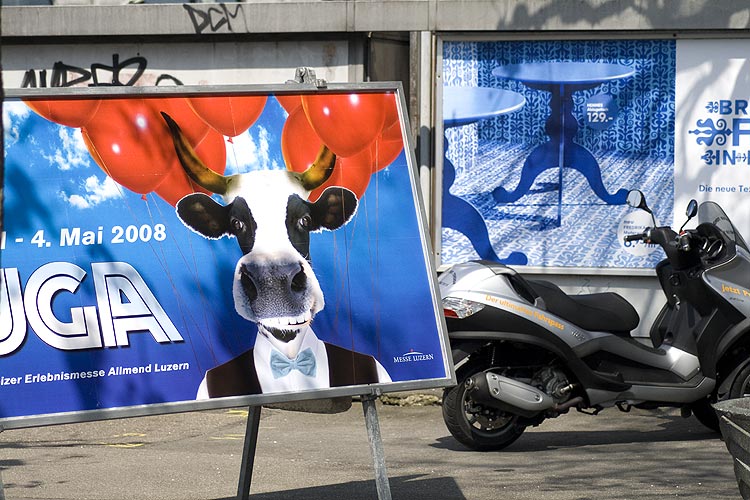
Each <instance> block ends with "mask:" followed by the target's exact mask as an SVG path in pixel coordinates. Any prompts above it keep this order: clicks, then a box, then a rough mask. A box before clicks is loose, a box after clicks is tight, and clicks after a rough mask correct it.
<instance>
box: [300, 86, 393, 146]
mask: <svg viewBox="0 0 750 500" xmlns="http://www.w3.org/2000/svg"><path fill="white" fill-rule="evenodd" d="M385 97H386V96H385V94H375V93H372V94H366V93H360V94H310V95H304V96H302V107H303V109H304V110H305V114H306V115H307V118H308V120H310V125H312V128H313V130H315V132H316V133H317V134H318V136H319V137H320V138H321V139H322V140H323V142H324V143H325V144H327V145H328V147H329V148H330V149H331V151H333V152H334V153H336V154H337V155H339V156H343V157H347V156H353V155H355V154H357V153H359V152H360V151H362V150H364V149H365V148H366V147H368V146H369V145H370V144H371V143H372V141H373V140H375V138H376V137H377V136H378V135H379V134H380V132H381V131H382V129H383V123H384V121H385V108H386V103H385Z"/></svg>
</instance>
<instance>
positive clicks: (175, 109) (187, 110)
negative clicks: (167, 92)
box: [151, 97, 211, 145]
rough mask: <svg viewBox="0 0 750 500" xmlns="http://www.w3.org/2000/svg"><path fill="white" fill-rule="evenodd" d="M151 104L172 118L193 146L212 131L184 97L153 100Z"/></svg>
mask: <svg viewBox="0 0 750 500" xmlns="http://www.w3.org/2000/svg"><path fill="white" fill-rule="evenodd" d="M151 102H152V104H153V105H154V106H155V107H156V108H157V110H158V111H164V112H165V113H167V114H168V115H169V116H171V117H172V119H173V120H174V121H175V122H176V123H177V125H179V126H180V130H182V133H183V134H185V137H187V139H188V142H190V144H191V145H194V144H198V143H199V142H200V141H202V140H203V138H204V137H206V134H208V131H209V130H211V127H210V126H209V125H208V123H206V122H205V121H204V120H203V119H202V118H201V117H200V116H198V115H197V114H195V111H193V108H191V107H190V104H189V103H188V100H187V99H186V98H184V97H170V98H165V99H158V100H151Z"/></svg>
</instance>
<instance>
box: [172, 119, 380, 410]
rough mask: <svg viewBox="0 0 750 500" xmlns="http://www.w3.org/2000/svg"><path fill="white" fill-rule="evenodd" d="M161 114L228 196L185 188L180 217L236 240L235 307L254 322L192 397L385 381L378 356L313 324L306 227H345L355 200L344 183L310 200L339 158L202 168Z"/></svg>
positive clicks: (204, 177)
mask: <svg viewBox="0 0 750 500" xmlns="http://www.w3.org/2000/svg"><path fill="white" fill-rule="evenodd" d="M162 115H163V116H164V119H165V120H166V122H167V125H168V126H169V129H170V132H171V134H172V138H173V141H174V145H175V150H176V152H177V156H178V158H179V160H180V163H181V164H182V167H183V168H184V169H185V171H186V172H187V174H188V175H189V177H190V178H191V179H192V180H193V181H194V182H195V183H197V184H198V185H199V186H201V187H203V188H204V189H207V190H208V191H210V192H212V193H216V194H219V195H221V196H222V198H223V200H224V202H225V203H224V204H221V203H218V202H217V201H215V200H214V199H213V198H212V197H210V196H207V195H205V194H203V193H194V194H189V195H187V196H185V197H184V198H182V199H181V200H180V201H179V202H178V203H177V205H176V208H177V214H178V216H179V218H180V219H181V220H182V222H183V223H184V224H185V225H186V226H188V227H189V228H191V229H192V230H194V231H195V232H197V233H198V234H200V235H202V236H204V237H206V238H211V239H217V238H221V237H223V236H230V237H231V236H234V237H235V238H236V239H237V242H238V243H239V246H240V249H241V251H242V257H241V258H240V259H239V260H238V261H237V265H236V267H235V272H234V279H233V298H234V307H235V309H236V311H237V313H238V314H239V315H240V316H242V317H243V318H245V319H247V320H248V321H252V322H254V323H256V324H257V326H258V335H257V337H256V341H255V346H254V348H253V349H250V350H249V351H247V352H245V353H243V354H241V355H240V356H238V357H236V358H234V359H232V360H230V361H228V362H227V363H224V364H223V365H220V366H218V367H215V368H212V369H211V370H208V372H206V377H205V378H204V380H203V382H202V383H201V387H200V388H199V391H198V397H199V398H205V397H219V396H233V395H244V394H257V393H269V392H287V391H297V390H305V389H316V388H325V387H340V386H346V385H359V384H368V383H377V382H390V377H389V375H388V373H387V372H386V370H385V369H384V368H383V366H382V365H381V364H380V363H379V362H378V361H377V360H376V359H375V358H373V357H372V356H368V355H365V354H361V353H356V352H354V351H350V350H348V349H344V348H342V347H338V346H335V345H332V344H328V343H326V342H322V341H320V340H319V339H318V338H317V336H316V335H315V332H314V331H313V330H312V328H311V327H310V324H311V322H312V320H313V318H314V316H315V315H316V314H317V313H318V312H320V311H321V310H322V309H323V307H324V304H325V302H324V298H323V291H322V290H321V288H320V284H319V283H318V279H317V277H316V276H315V273H314V272H313V270H312V267H311V265H310V233H311V232H314V231H319V230H322V229H327V230H335V229H338V228H339V227H341V226H343V225H344V224H346V223H347V222H348V221H349V219H350V218H351V217H352V215H353V214H354V213H355V211H356V209H357V203H358V201H357V198H356V196H355V195H354V194H353V193H352V192H351V191H349V190H348V189H345V188H342V187H329V188H327V189H326V190H325V191H324V192H323V194H322V195H321V196H320V198H319V199H318V200H317V201H315V202H314V203H311V202H309V201H308V200H307V198H308V195H309V194H310V192H311V191H312V190H313V189H315V188H317V187H319V186H320V185H321V184H323V183H324V182H325V181H326V180H327V179H328V178H329V177H330V175H331V173H332V172H333V168H334V165H335V162H336V156H335V155H334V154H333V153H332V152H331V151H330V150H329V149H328V148H327V147H325V146H323V147H322V148H321V151H320V153H319V155H318V158H317V159H316V160H315V162H314V163H313V164H312V165H311V166H310V168H309V169H307V170H306V171H305V172H303V173H295V172H291V171H288V170H267V171H254V172H248V173H244V174H237V175H231V176H224V175H220V174H218V173H216V172H214V171H213V170H211V169H210V168H208V167H207V166H206V165H204V164H203V162H202V161H201V160H200V158H199V157H198V156H197V155H196V154H195V151H194V150H193V149H192V147H191V146H190V144H189V143H188V141H187V139H186V138H185V137H184V136H183V134H182V132H181V131H180V128H179V126H178V125H177V124H176V123H175V122H174V120H172V118H171V117H169V116H168V115H167V114H166V113H162Z"/></svg>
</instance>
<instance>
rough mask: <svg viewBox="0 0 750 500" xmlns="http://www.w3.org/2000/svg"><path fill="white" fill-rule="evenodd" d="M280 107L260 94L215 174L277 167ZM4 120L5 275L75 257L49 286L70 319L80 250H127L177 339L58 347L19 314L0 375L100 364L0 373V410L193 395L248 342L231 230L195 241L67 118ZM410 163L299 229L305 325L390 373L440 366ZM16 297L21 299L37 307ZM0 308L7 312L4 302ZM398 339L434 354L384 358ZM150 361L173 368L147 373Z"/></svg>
mask: <svg viewBox="0 0 750 500" xmlns="http://www.w3.org/2000/svg"><path fill="white" fill-rule="evenodd" d="M286 116H287V114H286V112H285V111H284V109H283V108H282V107H281V106H280V105H279V104H278V102H277V101H276V100H275V99H273V98H269V100H268V102H267V104H266V107H265V108H264V111H263V113H262V115H261V116H260V118H259V119H258V120H257V121H256V122H255V124H254V125H253V126H252V127H251V128H250V129H249V130H248V132H247V133H245V134H242V135H241V136H238V137H235V138H233V140H232V143H231V144H229V147H228V150H227V151H228V154H227V165H228V167H227V173H229V174H231V173H238V172H245V171H249V170H253V169H283V168H285V165H284V160H283V157H282V155H281V147H280V139H281V130H282V127H283V124H284V121H285V120H286ZM3 120H4V126H5V151H4V153H5V199H4V213H5V227H4V230H5V240H4V241H5V247H4V249H3V250H2V252H1V253H0V258H1V259H2V266H3V269H4V270H6V282H8V281H11V280H12V279H14V278H13V275H11V274H8V273H7V270H8V269H17V270H18V276H19V278H18V281H20V285H21V287H23V288H26V287H27V286H28V285H27V282H28V281H29V278H30V277H31V276H32V275H33V274H34V272H35V271H37V270H38V269H39V268H40V267H41V266H43V265H44V264H46V263H49V262H66V263H72V264H75V265H77V266H78V267H80V268H81V269H82V270H83V271H84V272H85V273H86V277H85V278H83V279H82V280H81V284H80V287H79V288H78V289H77V290H75V291H74V293H69V292H61V293H59V294H57V295H56V296H54V298H53V299H51V302H52V310H53V311H54V315H55V317H56V318H57V319H58V320H59V322H61V323H70V322H71V321H72V320H73V318H72V314H74V313H72V312H71V310H74V311H78V310H79V309H80V308H90V307H92V306H96V307H97V308H98V311H99V313H101V310H102V304H101V303H100V302H99V301H101V300H102V295H101V293H99V294H97V289H96V287H95V283H94V282H95V280H96V278H95V276H94V274H95V273H94V271H93V266H92V263H100V262H116V261H120V262H125V263H128V264H129V265H130V266H132V267H133V268H134V269H135V270H136V271H137V273H138V274H139V275H140V276H141V277H142V278H143V280H144V282H145V284H146V286H147V287H148V289H149V290H150V291H151V292H152V293H153V295H154V296H155V298H156V300H158V303H159V304H160V306H161V307H162V308H163V309H164V311H165V312H166V314H167V315H168V316H169V318H170V320H171V322H172V323H173V324H174V326H175V327H176V329H177V331H178V332H179V334H180V335H181V336H182V338H183V339H184V341H183V342H174V343H173V342H165V343H162V344H159V343H157V342H156V341H155V340H154V338H153V337H152V336H151V335H150V334H149V333H145V332H131V333H130V334H129V335H128V336H127V338H128V341H129V345H128V346H121V347H112V348H105V349H87V350H80V351H63V350H59V349H55V348H53V347H51V346H49V345H47V344H46V343H45V342H43V341H42V340H41V339H40V338H39V336H38V335H36V334H35V333H34V332H33V329H32V328H31V327H29V329H28V333H27V335H26V339H25V342H24V344H23V345H22V346H20V347H19V348H18V349H17V350H15V351H14V352H13V353H11V354H9V355H6V356H3V357H0V375H1V376H5V377H21V378H22V379H24V377H26V376H27V375H32V376H33V375H45V374H47V373H49V374H56V373H62V372H65V373H68V372H87V371H89V372H97V371H98V370H104V372H105V373H107V375H106V376H103V377H94V378H91V379H87V380H86V381H85V382H78V383H73V382H68V381H64V382H54V383H49V382H39V381H35V382H27V381H26V380H25V379H24V381H23V382H22V383H18V384H13V385H9V386H3V387H1V388H0V391H2V392H0V394H2V398H0V417H3V416H16V415H33V414H38V413H49V412H66V411H77V410H85V409H94V408H110V407H119V406H128V405H133V404H149V403H158V402H166V401H183V400H190V399H193V398H194V396H195V392H196V389H197V387H198V384H199V382H200V380H201V378H202V377H203V374H204V372H205V370H207V369H209V368H211V367H213V366H215V365H216V364H219V363H221V362H224V361H226V360H227V359H230V358H232V357H234V356H235V355H237V354H239V353H241V352H243V351H245V350H246V349H248V348H249V347H251V346H252V344H253V340H254V336H255V331H256V330H255V326H254V325H253V324H251V323H249V322H248V321H246V320H244V319H242V318H241V317H240V316H239V315H238V314H237V313H236V312H235V310H234V306H233V300H232V295H231V282H232V274H233V271H234V265H235V263H236V261H237V259H238V258H239V257H240V256H241V252H240V250H239V247H238V246H237V243H236V241H235V240H234V239H227V238H223V239H220V240H215V241H209V240H206V239H205V238H203V237H201V236H199V235H197V234H195V233H193V232H192V231H190V230H189V229H187V228H186V227H185V226H184V225H183V224H182V223H181V221H179V219H178V218H177V217H176V214H175V212H174V208H173V207H172V206H170V205H169V204H168V203H166V202H165V201H164V200H162V199H161V198H159V197H158V196H156V195H155V194H153V193H150V194H147V195H140V194H137V193H134V192H131V191H129V190H127V189H124V188H123V187H122V186H119V185H118V184H117V183H115V182H113V181H112V179H110V178H109V177H107V176H106V175H105V174H104V172H103V171H102V170H101V169H99V167H98V166H97V165H96V163H95V162H94V161H93V160H92V158H91V156H90V155H89V153H88V151H87V150H86V148H85V145H84V143H83V140H82V138H81V134H80V132H79V130H78V129H75V128H70V127H64V126H61V125H58V124H55V123H52V122H49V121H47V120H46V119H43V118H41V117H39V116H37V115H36V114H35V113H33V112H31V111H30V110H29V109H28V108H27V107H26V105H25V104H23V103H22V102H20V101H13V100H9V101H6V103H5V105H4V114H3ZM408 168H409V167H408V165H407V161H406V157H405V155H404V153H402V154H401V155H400V156H399V157H398V158H397V159H396V160H395V161H394V162H393V163H392V164H391V165H390V166H389V167H388V168H386V169H383V170H380V171H378V172H377V173H376V174H375V175H373V176H372V178H371V181H370V184H369V187H368V190H367V192H366V193H365V195H364V196H363V197H362V198H361V200H360V204H359V207H358V210H357V213H356V215H355V217H354V218H353V219H352V220H351V221H350V222H349V223H348V224H347V225H346V226H344V227H343V228H341V229H339V230H337V231H333V232H321V233H315V234H314V235H313V236H312V241H311V255H312V263H313V268H314V270H315V272H316V275H317V277H318V279H319V280H320V282H321V287H322V288H323V291H324V294H325V300H326V307H325V308H324V309H323V311H322V312H321V313H319V314H318V316H316V318H315V321H314V323H313V326H314V329H315V331H316V333H317V335H318V336H319V337H320V338H321V340H325V341H329V342H331V343H334V344H338V345H341V346H343V347H347V348H349V349H353V350H357V351H360V352H364V353H368V354H372V355H374V356H375V357H377V358H378V359H379V360H380V361H381V363H382V364H383V365H384V366H385V368H386V369H387V370H388V371H389V373H390V375H391V377H392V379H393V380H394V381H395V382H398V381H414V380H423V379H440V378H445V377H446V376H447V375H446V371H445V362H444V354H443V338H442V333H441V331H440V330H441V329H440V325H439V321H438V319H437V318H436V315H435V311H434V303H433V297H432V288H431V287H432V281H431V276H430V274H431V271H430V270H429V268H428V266H427V265H426V263H425V258H426V255H425V251H424V248H423V246H422V245H423V242H422V238H421V237H420V233H419V231H420V229H419V224H418V217H419V213H418V211H417V210H416V208H415V206H414V201H413V196H412V187H411V184H410V176H409V170H408ZM76 228H78V229H77V230H76ZM118 228H120V229H118ZM76 231H78V232H76ZM75 234H79V235H80V238H81V239H80V242H81V243H80V244H69V245H65V246H62V245H61V238H63V235H75ZM117 236H121V242H119V243H117V242H115V241H116V240H115V239H114V238H116V237H117ZM87 238H90V240H87ZM74 240H75V238H73V239H72V240H70V241H74ZM85 241H86V242H88V241H90V242H91V243H92V244H83V243H84V242H85ZM118 241H119V240H118ZM57 278H58V279H61V278H60V276H59V274H58V275H57ZM0 296H2V297H3V300H5V299H6V298H7V295H6V294H5V293H3V294H1V295H0ZM25 305H26V309H27V311H28V310H29V308H33V307H35V305H34V304H29V303H26V304H25ZM36 306H39V304H37V305H36ZM40 307H44V304H42V305H41V306H40ZM0 310H1V311H7V310H8V307H7V303H6V304H5V305H4V306H2V308H0ZM16 312H18V310H16ZM22 319H23V318H21V320H22ZM18 320H19V318H18V316H14V318H13V321H14V322H16V321H18ZM6 329H7V327H6ZM0 334H3V335H4V336H5V337H7V335H8V332H7V331H2V329H0ZM3 335H0V345H2V341H3V340H4V338H5V337H3ZM410 351H417V352H421V353H426V354H431V355H433V356H434V359H433V360H431V361H429V362H420V363H403V362H395V361H394V358H395V357H399V356H402V355H403V354H405V353H408V352H410ZM162 365H164V366H166V365H177V366H178V367H180V369H178V370H171V371H168V372H167V371H163V370H160V371H159V372H158V373H156V368H157V366H162ZM119 366H124V367H138V366H150V367H151V372H150V373H142V374H138V375H111V376H110V375H109V370H110V369H112V368H113V367H115V368H116V367H119ZM38 378H39V377H37V379H35V380H38Z"/></svg>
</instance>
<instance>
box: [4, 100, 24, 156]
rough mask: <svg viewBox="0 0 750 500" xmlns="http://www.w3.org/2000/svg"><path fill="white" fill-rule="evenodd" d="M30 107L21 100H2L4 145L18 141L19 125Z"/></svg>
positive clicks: (19, 134)
mask: <svg viewBox="0 0 750 500" xmlns="http://www.w3.org/2000/svg"><path fill="white" fill-rule="evenodd" d="M30 113H31V109H30V108H29V107H28V106H27V105H26V104H24V103H23V102H21V101H5V102H3V130H5V147H6V148H8V147H10V146H12V145H13V144H15V143H16V142H18V139H19V138H20V137H21V133H20V130H19V125H20V124H21V123H24V122H25V119H26V117H27V116H28V115H29V114H30Z"/></svg>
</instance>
